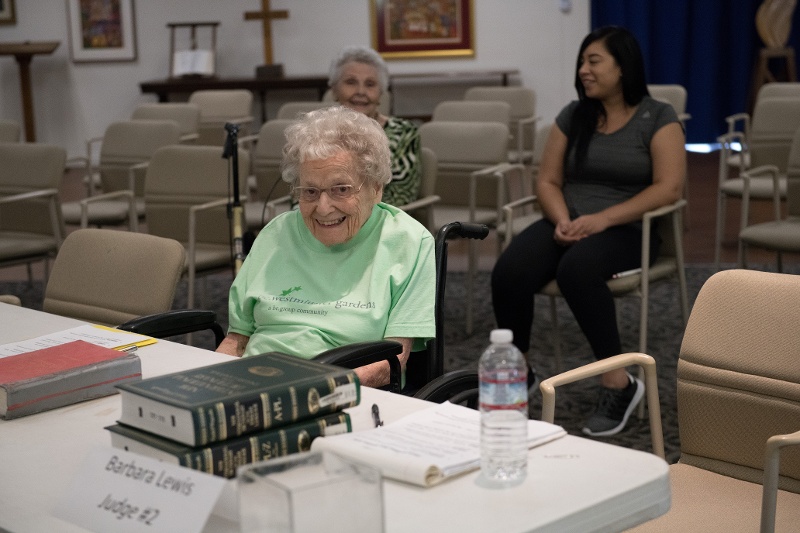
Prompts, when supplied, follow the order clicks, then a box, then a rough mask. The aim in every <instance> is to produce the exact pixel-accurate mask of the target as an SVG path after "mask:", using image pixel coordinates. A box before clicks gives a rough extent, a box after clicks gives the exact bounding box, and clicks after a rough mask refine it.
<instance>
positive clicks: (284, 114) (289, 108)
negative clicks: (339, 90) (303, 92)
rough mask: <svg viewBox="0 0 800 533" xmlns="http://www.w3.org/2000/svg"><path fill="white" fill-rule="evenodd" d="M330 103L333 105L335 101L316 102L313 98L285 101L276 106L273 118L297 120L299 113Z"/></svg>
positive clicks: (329, 104)
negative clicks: (276, 109)
mask: <svg viewBox="0 0 800 533" xmlns="http://www.w3.org/2000/svg"><path fill="white" fill-rule="evenodd" d="M332 105H335V103H334V102H325V101H323V102H317V101H313V100H309V101H305V102H286V103H284V104H282V105H281V106H280V107H279V108H278V113H277V114H276V115H275V118H278V119H281V120H297V119H298V118H300V116H301V115H303V114H305V113H308V112H309V111H315V110H317V109H322V108H323V107H330V106H332Z"/></svg>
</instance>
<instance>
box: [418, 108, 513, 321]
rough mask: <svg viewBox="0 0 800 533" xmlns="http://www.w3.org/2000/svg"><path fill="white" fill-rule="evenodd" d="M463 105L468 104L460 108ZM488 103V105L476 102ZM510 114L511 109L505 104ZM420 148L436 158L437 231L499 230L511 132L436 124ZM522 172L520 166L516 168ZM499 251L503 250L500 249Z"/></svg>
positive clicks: (472, 260) (425, 127) (426, 127)
mask: <svg viewBox="0 0 800 533" xmlns="http://www.w3.org/2000/svg"><path fill="white" fill-rule="evenodd" d="M461 103H465V102H461ZM472 103H474V104H477V103H485V102H472ZM501 103H502V104H503V105H504V106H506V108H508V104H505V103H504V102H501ZM419 135H420V145H421V146H422V147H423V148H429V149H430V150H432V151H433V153H434V154H435V155H436V159H437V175H436V190H435V194H436V195H437V196H439V197H440V198H441V200H440V201H439V202H437V203H436V204H435V205H434V207H433V219H434V222H433V226H434V227H435V228H437V229H438V228H440V227H442V226H444V225H445V224H447V223H449V222H454V221H464V222H477V223H482V224H487V225H490V226H493V227H494V226H496V225H497V224H498V223H499V222H500V221H501V220H502V217H503V205H505V204H506V203H507V202H508V187H507V184H506V176H507V170H508V169H509V168H511V167H513V165H511V164H509V163H508V162H507V158H508V127H507V126H506V125H505V124H501V123H499V122H493V121H485V122H470V121H465V122H459V121H449V120H432V121H430V122H426V123H424V124H422V125H421V126H420V127H419ZM517 166H519V167H521V165H517ZM469 249H470V251H469V271H468V276H467V285H468V291H469V292H471V284H472V282H473V278H474V274H475V270H476V269H477V264H476V263H477V259H476V254H475V247H474V245H473V242H472V241H470V242H469ZM498 250H499V245H498ZM466 330H467V332H471V331H472V301H471V299H470V298H468V299H467V306H466Z"/></svg>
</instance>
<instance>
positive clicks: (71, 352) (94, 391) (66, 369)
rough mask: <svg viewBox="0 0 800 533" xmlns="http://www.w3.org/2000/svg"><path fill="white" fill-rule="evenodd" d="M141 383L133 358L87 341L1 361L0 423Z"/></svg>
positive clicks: (135, 360)
mask: <svg viewBox="0 0 800 533" xmlns="http://www.w3.org/2000/svg"><path fill="white" fill-rule="evenodd" d="M141 379H142V366H141V362H140V361H139V358H138V357H137V356H136V354H133V353H127V352H121V351H118V350H112V349H111V348H106V347H103V346H97V345H96V344H91V343H88V342H85V341H73V342H68V343H65V344H60V345H58V346H52V347H50V348H43V349H41V350H34V351H32V352H27V353H23V354H19V355H12V356H9V357H3V358H0V418H4V419H6V420H9V419H12V418H17V417H20V416H25V415H30V414H34V413H39V412H41V411H46V410H49V409H55V408H57V407H63V406H65V405H70V404H73V403H77V402H81V401H84V400H91V399H94V398H99V397H101V396H108V395H110V394H115V393H116V392H117V390H116V388H115V387H116V385H117V384H119V383H126V382H129V381H138V380H141Z"/></svg>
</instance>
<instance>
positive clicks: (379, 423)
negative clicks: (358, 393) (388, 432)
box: [372, 403, 383, 428]
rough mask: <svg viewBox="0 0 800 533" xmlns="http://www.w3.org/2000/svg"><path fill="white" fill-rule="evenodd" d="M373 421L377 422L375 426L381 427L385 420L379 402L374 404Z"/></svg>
mask: <svg viewBox="0 0 800 533" xmlns="http://www.w3.org/2000/svg"><path fill="white" fill-rule="evenodd" d="M372 421H373V422H375V427H376V428H377V427H380V426H382V425H383V420H381V412H380V411H379V410H378V404H377V403H373V404H372Z"/></svg>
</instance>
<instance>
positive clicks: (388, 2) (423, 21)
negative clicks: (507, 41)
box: [369, 0, 475, 59]
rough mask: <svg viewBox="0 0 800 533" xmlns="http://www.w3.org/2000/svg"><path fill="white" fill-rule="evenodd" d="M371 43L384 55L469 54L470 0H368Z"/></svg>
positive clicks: (472, 52)
mask: <svg viewBox="0 0 800 533" xmlns="http://www.w3.org/2000/svg"><path fill="white" fill-rule="evenodd" d="M369 1H370V15H371V17H370V18H371V23H372V47H373V48H375V50H377V51H378V52H379V53H380V54H381V55H382V56H383V57H384V58H386V59H406V58H423V57H454V56H460V57H472V56H474V55H475V48H474V46H475V45H474V42H475V38H474V22H473V13H474V9H473V0H435V1H433V0H430V1H420V0H369Z"/></svg>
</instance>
